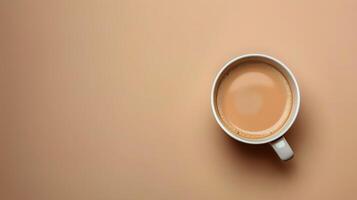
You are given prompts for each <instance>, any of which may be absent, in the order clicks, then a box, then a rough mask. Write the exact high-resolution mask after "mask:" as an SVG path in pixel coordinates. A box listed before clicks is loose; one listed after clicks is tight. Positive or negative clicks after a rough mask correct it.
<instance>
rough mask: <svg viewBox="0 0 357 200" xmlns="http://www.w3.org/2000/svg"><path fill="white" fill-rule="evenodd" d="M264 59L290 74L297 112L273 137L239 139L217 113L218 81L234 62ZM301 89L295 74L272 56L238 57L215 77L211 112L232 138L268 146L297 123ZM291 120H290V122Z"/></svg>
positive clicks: (248, 55)
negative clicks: (246, 59)
mask: <svg viewBox="0 0 357 200" xmlns="http://www.w3.org/2000/svg"><path fill="white" fill-rule="evenodd" d="M257 57H260V58H263V59H268V60H271V61H273V62H275V63H277V64H278V65H279V67H282V68H283V69H284V70H285V71H286V73H287V74H288V76H289V78H291V80H292V83H293V85H294V86H295V88H296V89H295V90H294V91H293V93H294V94H295V95H296V98H295V99H294V101H295V102H294V104H295V110H294V111H293V112H294V113H292V115H291V116H290V117H289V118H288V122H287V123H286V124H284V126H283V128H282V129H281V130H279V133H278V134H275V135H273V136H272V137H268V138H266V139H261V140H254V139H253V140H249V139H245V138H243V137H239V136H237V134H235V133H233V132H231V131H230V130H229V129H228V128H227V127H226V126H225V125H224V124H223V122H222V120H221V118H220V117H219V114H218V113H217V110H216V101H215V98H216V91H217V87H218V86H219V84H218V81H219V79H220V77H221V76H222V75H223V73H224V72H225V70H226V69H227V68H228V67H230V66H231V64H233V63H234V62H236V61H238V60H242V59H245V58H257ZM300 98H301V97H300V89H299V85H298V83H297V80H296V78H295V76H294V74H293V73H292V72H291V70H290V69H289V68H288V67H287V66H286V65H285V64H284V63H283V62H281V61H280V60H278V59H276V58H274V57H272V56H268V55H265V54H260V53H252V54H243V55H240V56H237V57H234V58H233V59H231V60H229V61H228V62H226V63H225V64H224V65H223V67H221V69H220V70H219V72H218V73H217V75H216V76H215V79H214V82H213V86H212V90H211V110H212V113H213V116H214V118H215V120H216V122H217V123H218V124H219V126H220V127H221V128H222V129H223V131H224V132H225V133H226V134H227V135H228V136H230V137H231V138H233V139H235V140H237V141H240V142H243V143H247V144H266V143H269V142H272V141H274V140H277V139H278V138H280V137H282V136H283V135H284V134H285V133H286V132H287V131H288V130H289V129H290V127H291V126H292V124H293V123H294V122H295V120H296V118H297V115H298V113H299V110H300ZM289 119H290V120H289Z"/></svg>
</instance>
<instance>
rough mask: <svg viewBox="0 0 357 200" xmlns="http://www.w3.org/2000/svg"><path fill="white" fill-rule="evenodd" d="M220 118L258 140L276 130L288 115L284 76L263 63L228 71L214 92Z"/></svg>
mask: <svg viewBox="0 0 357 200" xmlns="http://www.w3.org/2000/svg"><path fill="white" fill-rule="evenodd" d="M217 105H218V111H219V114H220V117H221V118H222V120H223V122H224V123H225V124H226V126H228V127H229V129H230V130H232V131H233V132H235V133H236V134H238V135H239V136H242V137H245V138H250V139H259V138H264V137H269V136H271V135H273V134H274V133H275V132H276V131H278V130H279V129H280V128H281V127H282V126H283V125H284V123H285V122H286V120H287V119H288V117H289V114H290V110H291V107H292V93H291V89H290V87H289V83H288V81H287V80H286V78H285V77H284V75H283V74H282V73H281V72H280V71H279V70H277V69H276V68H274V67H273V66H271V65H269V64H266V63H263V62H245V63H241V64H238V65H237V66H236V67H233V68H232V69H231V70H229V71H228V72H227V73H226V75H225V76H224V77H223V79H222V80H221V83H220V86H219V88H218V93H217Z"/></svg>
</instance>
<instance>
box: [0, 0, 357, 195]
mask: <svg viewBox="0 0 357 200" xmlns="http://www.w3.org/2000/svg"><path fill="white" fill-rule="evenodd" d="M356 10H357V2H356V1H346V0H343V1H337V0H336V1H322V0H319V1H307V0H306V1H305V0H304V1H288V2H287V1H254V0H250V1H237V0H235V1H210V2H208V1H129V0H127V1H120V0H119V1H117V0H115V1H114V0H113V1H99V0H98V1H94V0H90V1H88V0H78V1H70V0H66V1H47V0H46V1H45V0H43V1H10V0H1V2H0V25H1V29H0V36H1V37H0V67H1V68H0V84H1V98H0V103H1V104H0V105H1V106H0V177H1V178H0V198H1V199H6V200H12V199H14V200H15V199H16V200H17V199H19V200H20V199H27V200H42V199H43V200H50V199H51V200H52V199H61V200H63V199H73V200H77V199H86V200H87V199H106V200H107V199H262V198H266V199H286V198H289V199H337V198H338V199H343V198H348V199H352V198H353V197H354V194H355V192H356V186H357V173H356V169H357V161H356V151H357V146H356V140H357V135H356V133H357V132H356V130H355V126H356V114H357V107H356V103H357V89H356V83H357V80H356V77H355V76H356V73H357V66H356V65H357V57H356V52H357V39H356V38H357V37H356V35H357V23H356V19H357V12H356ZM256 52H260V53H266V54H269V55H272V56H274V57H276V58H278V59H280V60H282V61H283V62H285V63H286V64H287V65H288V66H289V67H290V68H291V69H292V71H293V72H294V73H295V75H296V77H297V79H298V81H299V83H300V87H301V92H302V110H301V114H300V115H299V117H298V121H297V123H296V125H295V126H294V127H293V129H292V130H291V131H290V133H289V134H288V135H287V139H288V140H289V141H290V142H291V145H292V147H293V148H294V150H295V153H296V156H295V158H294V159H293V160H292V161H289V162H287V163H282V162H280V161H279V160H278V159H277V158H276V156H275V155H274V153H273V152H272V150H271V149H270V148H269V147H268V146H248V145H243V144H240V143H238V142H235V141H233V140H232V139H230V138H228V137H227V136H225V135H224V134H223V133H222V131H221V130H220V129H219V127H218V125H217V124H216V123H215V121H214V119H213V117H212V115H211V112H210V107H209V94H210V87H211V84H212V79H213V77H214V75H215V74H216V73H217V71H218V70H219V68H220V66H221V65H222V64H224V63H225V62H226V61H227V60H229V59H231V58H233V57H235V56H237V55H241V54H244V53H256Z"/></svg>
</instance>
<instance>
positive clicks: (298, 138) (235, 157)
mask: <svg viewBox="0 0 357 200" xmlns="http://www.w3.org/2000/svg"><path fill="white" fill-rule="evenodd" d="M304 113H305V112H304V109H303V106H301V109H300V113H299V115H298V117H297V119H296V121H295V123H294V124H293V125H292V127H291V128H290V129H289V131H288V132H287V133H286V134H285V137H286V139H287V141H288V142H289V144H290V145H291V147H292V149H293V151H294V154H295V155H294V158H293V159H291V160H289V161H281V160H280V159H279V157H278V156H277V155H276V153H275V152H274V150H273V149H272V147H271V146H270V145H269V144H262V145H250V144H245V143H242V142H239V141H236V140H234V139H233V138H231V137H229V136H228V135H226V134H225V133H224V132H223V130H222V129H221V128H220V127H219V126H216V131H215V132H216V133H217V134H215V135H216V136H217V137H219V138H217V141H220V142H219V146H220V148H221V149H222V150H223V151H224V153H225V156H226V158H227V159H231V160H230V163H233V164H234V165H238V166H237V167H240V168H246V169H247V170H249V169H250V168H252V167H254V169H255V170H254V171H255V173H256V172H257V170H258V171H260V172H261V173H264V172H267V171H269V172H273V173H277V174H291V173H293V172H294V171H296V168H297V167H296V165H297V162H296V160H298V159H299V149H301V148H302V145H303V142H304V141H305V139H306V135H304V133H306V131H304V130H303V128H304V127H303V125H304V124H305V122H306V121H307V120H308V119H306V117H305V116H304Z"/></svg>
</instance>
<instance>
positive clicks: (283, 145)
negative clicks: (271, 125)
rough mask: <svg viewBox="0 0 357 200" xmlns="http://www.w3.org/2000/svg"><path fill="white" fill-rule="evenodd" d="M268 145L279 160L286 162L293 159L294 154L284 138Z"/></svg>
mask: <svg viewBox="0 0 357 200" xmlns="http://www.w3.org/2000/svg"><path fill="white" fill-rule="evenodd" d="M270 145H271V146H272V147H273V149H274V151H275V152H276V154H278V156H279V158H280V159H281V160H283V161H286V160H290V159H291V158H293V156H294V152H293V150H292V149H291V147H290V145H289V143H288V142H287V141H286V140H285V138H284V137H281V138H279V139H277V140H275V141H273V142H271V143H270Z"/></svg>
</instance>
